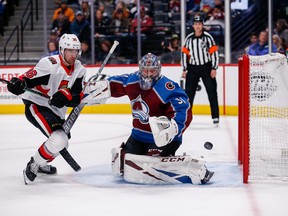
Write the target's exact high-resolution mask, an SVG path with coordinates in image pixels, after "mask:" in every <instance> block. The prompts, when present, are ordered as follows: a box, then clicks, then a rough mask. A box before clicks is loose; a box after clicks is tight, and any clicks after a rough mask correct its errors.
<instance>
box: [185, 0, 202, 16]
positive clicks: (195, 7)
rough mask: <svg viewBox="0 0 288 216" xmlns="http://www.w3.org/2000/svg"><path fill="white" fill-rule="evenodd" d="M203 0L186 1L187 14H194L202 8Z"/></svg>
mask: <svg viewBox="0 0 288 216" xmlns="http://www.w3.org/2000/svg"><path fill="white" fill-rule="evenodd" d="M200 2H201V0H187V1H186V11H187V14H189V15H190V16H192V14H193V13H195V12H198V11H199V9H200Z"/></svg>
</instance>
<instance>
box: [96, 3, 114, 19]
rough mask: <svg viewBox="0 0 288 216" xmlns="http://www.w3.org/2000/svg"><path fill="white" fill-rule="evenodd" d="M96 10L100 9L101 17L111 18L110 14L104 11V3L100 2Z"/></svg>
mask: <svg viewBox="0 0 288 216" xmlns="http://www.w3.org/2000/svg"><path fill="white" fill-rule="evenodd" d="M98 10H100V11H101V12H102V15H103V18H105V19H111V18H112V17H111V14H109V15H108V13H107V12H106V10H107V9H106V7H105V5H104V4H101V3H100V4H99V6H98Z"/></svg>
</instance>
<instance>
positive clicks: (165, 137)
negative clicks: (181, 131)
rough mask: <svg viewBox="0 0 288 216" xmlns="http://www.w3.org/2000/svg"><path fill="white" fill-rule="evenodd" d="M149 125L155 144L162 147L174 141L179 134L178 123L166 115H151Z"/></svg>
mask: <svg viewBox="0 0 288 216" xmlns="http://www.w3.org/2000/svg"><path fill="white" fill-rule="evenodd" d="M149 125H150V128H151V131H152V134H153V138H154V141H155V144H156V145H157V146H158V147H162V146H165V145H167V144H168V143H170V142H172V140H173V139H174V137H175V136H176V135H177V134H178V125H177V123H176V121H175V120H174V119H171V120H169V119H168V118H167V117H166V116H160V117H155V116H154V117H149Z"/></svg>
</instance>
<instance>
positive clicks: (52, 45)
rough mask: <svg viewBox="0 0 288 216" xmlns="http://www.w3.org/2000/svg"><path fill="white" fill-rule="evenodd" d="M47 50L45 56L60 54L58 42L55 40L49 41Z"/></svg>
mask: <svg viewBox="0 0 288 216" xmlns="http://www.w3.org/2000/svg"><path fill="white" fill-rule="evenodd" d="M47 50H48V52H47V53H46V55H44V56H52V55H58V54H59V48H58V42H57V41H53V40H50V41H48V43H47ZM44 56H43V57H44Z"/></svg>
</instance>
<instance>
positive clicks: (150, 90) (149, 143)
mask: <svg viewBox="0 0 288 216" xmlns="http://www.w3.org/2000/svg"><path fill="white" fill-rule="evenodd" d="M85 91H86V94H89V97H87V99H86V101H84V102H86V103H88V104H93V103H95V104H99V101H101V100H102V99H103V98H104V100H106V99H107V98H109V97H110V96H111V97H122V96H128V97H129V99H130V103H131V109H132V116H133V128H132V132H131V135H130V137H129V138H128V140H127V141H126V142H124V143H122V145H121V146H120V147H118V148H114V149H112V172H113V175H115V176H123V177H124V179H125V180H126V181H127V182H131V183H140V184H181V183H191V184H204V183H207V182H209V180H210V179H211V177H212V176H213V174H214V173H213V172H210V171H209V170H208V169H207V168H206V166H205V161H204V160H203V159H196V158H192V157H191V156H186V155H183V156H175V153H176V151H177V149H178V148H179V147H180V145H181V144H182V135H183V133H184V131H185V130H186V129H187V127H188V126H189V125H190V123H191V121H192V112H191V107H190V104H189V101H188V97H187V95H186V93H185V92H184V90H183V89H182V88H181V87H180V86H179V85H178V84H177V83H176V82H174V81H172V80H170V79H168V78H167V77H165V76H163V75H161V63H160V61H159V59H158V58H157V56H155V55H153V54H151V53H148V54H146V55H145V56H144V57H143V58H142V59H141V60H140V62H139V70H138V71H136V72H134V73H131V74H124V75H119V76H112V77H109V78H108V79H107V80H102V81H96V82H95V83H93V84H91V85H88V86H87V87H86V89H85ZM84 100H85V99H84ZM102 102H103V101H101V102H100V103H102Z"/></svg>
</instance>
